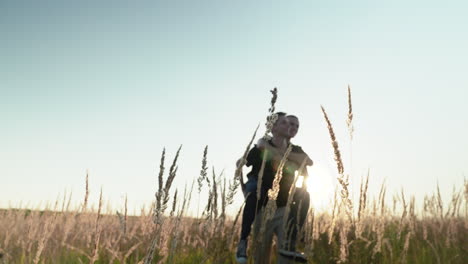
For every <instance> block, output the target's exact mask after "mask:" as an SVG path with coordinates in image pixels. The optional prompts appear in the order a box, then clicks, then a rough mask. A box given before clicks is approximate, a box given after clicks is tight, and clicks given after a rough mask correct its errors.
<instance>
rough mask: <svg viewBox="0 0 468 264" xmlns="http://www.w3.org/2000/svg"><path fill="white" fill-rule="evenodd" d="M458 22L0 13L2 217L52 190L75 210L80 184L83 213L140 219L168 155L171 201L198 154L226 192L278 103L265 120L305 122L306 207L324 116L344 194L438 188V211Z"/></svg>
mask: <svg viewBox="0 0 468 264" xmlns="http://www.w3.org/2000/svg"><path fill="white" fill-rule="evenodd" d="M467 11H468V5H467V4H466V1H426V0H425V1H131V2H130V1H115V0H114V1H1V2H0V34H1V41H0V121H1V122H0V169H1V171H0V177H1V178H0V179H1V184H0V187H1V191H0V206H2V207H7V206H9V205H11V206H14V207H16V206H20V205H21V206H23V207H24V206H26V205H28V206H33V205H34V206H36V205H38V204H39V203H40V202H42V204H44V203H45V202H46V201H50V202H52V201H53V200H55V199H56V197H57V195H59V194H63V193H64V191H67V192H73V200H74V201H75V203H76V204H78V203H79V201H81V200H82V198H83V195H84V181H85V175H86V170H89V172H90V188H91V198H92V200H93V201H95V200H96V199H97V197H98V193H99V189H100V188H101V187H102V189H103V194H104V197H105V199H106V200H109V201H110V202H111V203H112V204H114V205H115V206H116V207H118V206H120V204H121V203H122V201H123V197H124V196H125V195H128V199H129V203H130V206H131V207H132V208H139V207H141V206H143V205H144V204H149V203H151V202H152V201H153V199H154V192H155V190H156V189H157V173H158V168H159V159H160V155H161V151H162V149H163V147H166V149H167V154H168V156H167V159H168V162H167V163H168V164H167V167H169V165H170V164H169V162H170V161H171V160H172V158H173V156H174V154H175V151H176V150H177V148H178V147H179V145H180V144H183V147H182V151H181V156H180V160H179V171H178V175H177V177H176V179H175V181H174V187H175V188H178V189H179V192H180V191H182V189H183V187H184V184H185V183H188V184H190V183H191V182H192V180H193V179H194V178H195V177H197V176H198V174H199V171H200V167H201V158H202V153H203V149H204V147H205V145H209V152H208V162H209V166H210V167H211V166H214V167H215V170H216V172H220V171H221V170H223V169H224V170H225V174H226V176H228V177H232V175H233V174H234V163H235V160H236V159H237V158H238V157H239V156H240V155H241V154H242V152H243V150H244V148H245V146H246V144H247V143H248V141H249V139H250V137H251V135H252V133H253V131H254V129H255V127H256V126H257V124H259V123H260V124H263V123H264V120H265V116H266V114H267V110H268V107H269V101H270V93H269V90H270V89H272V88H273V87H278V89H279V97H278V102H277V109H278V110H282V111H286V112H288V113H293V114H296V115H297V116H299V117H300V120H301V128H300V131H299V134H298V136H297V137H296V139H294V142H295V143H296V144H300V145H302V146H303V148H304V149H305V150H306V152H308V153H309V155H310V156H311V158H312V159H313V160H314V161H315V166H314V168H313V172H314V173H312V176H313V177H315V179H316V180H315V183H316V184H315V186H314V187H313V188H316V189H314V192H315V194H314V195H313V197H315V198H313V199H315V203H316V205H317V206H318V204H319V203H318V202H317V200H320V199H322V200H323V201H324V200H326V199H323V198H320V197H325V196H327V195H328V194H327V192H326V191H324V190H328V189H333V186H334V185H335V184H336V180H335V177H336V168H335V164H334V161H333V152H332V149H331V145H330V141H329V136H328V132H327V129H326V126H325V122H324V120H323V116H322V114H321V111H320V105H323V106H324V107H325V108H326V110H327V111H328V114H329V116H330V119H331V121H332V122H333V124H334V126H335V132H336V134H337V137H338V141H339V144H340V147H341V150H342V153H343V156H344V162H345V164H344V166H345V170H347V171H348V172H349V173H350V174H351V179H352V180H353V181H354V180H356V179H359V178H360V177H361V176H363V175H365V174H366V173H367V170H368V169H370V185H371V186H370V189H371V191H373V192H375V190H378V188H379V187H380V184H381V183H382V182H383V181H384V180H385V181H386V183H387V186H388V191H387V193H388V194H389V196H390V195H392V194H393V193H395V192H397V191H400V190H401V188H403V189H404V190H405V192H406V193H407V194H412V195H415V196H416V198H417V199H419V200H421V199H422V197H423V195H424V194H426V193H432V192H433V191H434V190H435V188H436V185H437V182H438V183H439V184H440V187H441V191H442V195H443V197H444V199H448V198H449V197H450V195H451V191H452V187H453V186H454V185H456V186H457V188H458V187H459V186H461V184H462V183H463V179H464V177H465V178H466V175H467V173H468V139H467V137H466V135H468V116H467V114H468V110H467V107H466V100H467V98H468V79H467V73H466V70H467V69H468V51H467V49H466V47H468V34H467V31H466V29H467V26H468V16H466V12H467ZM348 84H349V85H351V88H352V93H353V109H354V115H355V116H354V118H355V123H354V126H355V134H354V139H353V141H352V144H350V140H349V137H348V133H347V130H346V123H345V120H346V114H347V94H346V89H347V85H348ZM263 132H264V127H263V126H261V129H260V132H259V133H260V134H262V133H263ZM355 185H356V184H355ZM205 193H206V190H205ZM205 196H206V195H205ZM205 196H203V194H202V195H201V197H202V199H203V200H202V201H201V204H203V203H204V201H205ZM197 198H198V194H196V193H194V198H193V199H194V200H196V199H197ZM241 201H242V198H241V196H240V195H238V196H237V197H236V204H235V205H234V206H233V208H234V209H237V208H238V207H239V205H240V202H241ZM323 201H322V202H323Z"/></svg>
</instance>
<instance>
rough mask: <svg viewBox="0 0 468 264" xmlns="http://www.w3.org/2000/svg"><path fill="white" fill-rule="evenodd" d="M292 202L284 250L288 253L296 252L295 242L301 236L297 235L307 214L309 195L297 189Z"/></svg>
mask: <svg viewBox="0 0 468 264" xmlns="http://www.w3.org/2000/svg"><path fill="white" fill-rule="evenodd" d="M293 201H294V203H293V204H291V207H290V212H289V216H288V222H287V226H286V229H287V238H288V243H287V248H286V249H287V250H290V251H295V250H296V243H297V240H298V238H299V237H301V235H302V234H299V235H298V233H299V232H300V231H301V230H302V228H303V226H304V224H305V220H306V218H307V214H308V212H309V206H310V195H309V193H308V192H307V191H306V190H304V189H300V188H298V189H296V192H295V194H294V198H293Z"/></svg>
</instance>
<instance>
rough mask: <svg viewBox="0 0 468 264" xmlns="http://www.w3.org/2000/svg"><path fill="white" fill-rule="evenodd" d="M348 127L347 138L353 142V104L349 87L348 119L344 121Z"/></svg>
mask: <svg viewBox="0 0 468 264" xmlns="http://www.w3.org/2000/svg"><path fill="white" fill-rule="evenodd" d="M346 125H347V126H348V132H349V138H350V139H351V140H353V133H354V126H353V104H352V102H351V87H350V86H349V85H348V119H346Z"/></svg>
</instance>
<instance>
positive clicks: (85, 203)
mask: <svg viewBox="0 0 468 264" xmlns="http://www.w3.org/2000/svg"><path fill="white" fill-rule="evenodd" d="M88 180H89V171H88V170H86V184H85V197H84V201H83V207H82V210H81V211H82V212H86V208H87V206H88V198H89V182H88Z"/></svg>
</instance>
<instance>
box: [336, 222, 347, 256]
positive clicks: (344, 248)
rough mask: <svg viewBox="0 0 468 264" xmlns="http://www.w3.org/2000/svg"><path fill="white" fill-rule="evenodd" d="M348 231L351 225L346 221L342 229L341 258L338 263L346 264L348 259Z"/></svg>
mask: <svg viewBox="0 0 468 264" xmlns="http://www.w3.org/2000/svg"><path fill="white" fill-rule="evenodd" d="M348 231H349V224H348V222H346V221H342V225H341V228H340V257H339V260H338V263H345V262H346V261H347V259H348V255H349V248H348Z"/></svg>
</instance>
